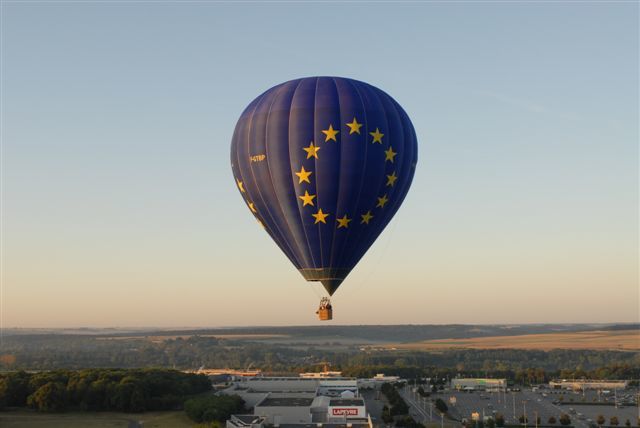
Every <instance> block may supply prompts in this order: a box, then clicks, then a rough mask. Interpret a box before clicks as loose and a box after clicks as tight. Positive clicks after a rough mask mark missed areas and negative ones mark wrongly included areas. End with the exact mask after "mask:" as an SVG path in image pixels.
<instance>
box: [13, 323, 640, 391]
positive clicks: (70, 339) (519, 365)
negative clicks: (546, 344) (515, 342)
mask: <svg viewBox="0 0 640 428" xmlns="http://www.w3.org/2000/svg"><path fill="white" fill-rule="evenodd" d="M2 352H3V354H2V355H0V369H5V370H19V369H24V370H52V369H58V368H65V369H84V368H90V367H122V368H136V367H176V368H181V369H188V368H197V367H200V366H205V367H233V368H245V367H247V366H249V365H252V366H253V367H255V368H260V369H262V370H263V371H269V372H295V371H308V370H317V369H318V365H317V364H316V363H318V362H320V361H328V362H330V363H331V365H332V368H334V369H342V370H344V371H345V373H352V374H353V375H356V376H372V375H375V374H376V373H380V372H384V373H387V374H392V372H393V374H398V375H400V376H403V377H411V376H412V375H413V374H414V373H415V374H416V375H417V374H418V371H419V372H420V373H422V374H423V375H427V376H428V375H429V374H431V373H437V372H442V374H443V377H446V376H453V375H455V374H457V373H464V374H467V375H469V376H471V375H474V376H487V375H490V376H500V377H506V378H508V379H512V380H513V381H516V382H518V383H534V382H542V381H546V380H548V379H549V378H550V377H558V376H560V377H583V376H586V377H595V378H600V379H603V378H625V379H638V378H640V369H639V368H640V354H638V353H633V352H623V351H592V350H553V351H530V350H518V349H501V350H449V351H443V352H437V353H430V352H423V351H393V350H365V351H362V350H360V348H359V347H358V346H353V347H351V348H345V347H344V346H334V345H332V344H325V345H319V344H317V343H316V344H315V345H313V346H311V345H310V346H308V347H306V348H305V347H302V346H300V344H299V343H296V344H292V345H291V346H286V345H284V344H277V345H276V344H270V343H267V342H250V341H239V340H223V339H216V338H213V337H201V336H192V337H189V338H181V337H176V338H170V339H167V340H164V341H152V340H149V338H146V337H142V336H141V337H132V338H121V339H119V340H110V339H108V338H104V337H99V336H78V335H76V336H72V335H30V336H9V337H6V338H5V339H4V343H3V350H2ZM630 367H635V370H631V369H630ZM416 368H418V369H416ZM531 368H535V369H531Z"/></svg>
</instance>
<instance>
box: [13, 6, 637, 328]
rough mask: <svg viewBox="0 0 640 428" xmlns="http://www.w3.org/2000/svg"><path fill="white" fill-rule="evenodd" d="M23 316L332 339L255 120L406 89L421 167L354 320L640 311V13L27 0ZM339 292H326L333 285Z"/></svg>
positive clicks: (35, 322)
mask: <svg viewBox="0 0 640 428" xmlns="http://www.w3.org/2000/svg"><path fill="white" fill-rule="evenodd" d="M1 24H2V25H1V26H2V94H1V95H2V108H3V111H2V150H3V159H2V167H3V168H2V178H3V184H2V185H3V198H2V203H3V204H2V213H3V219H2V225H3V228H2V240H3V242H2V243H3V255H2V257H3V273H2V291H3V293H2V294H3V302H2V308H3V315H2V318H3V324H4V326H5V327H11V326H24V327H29V326H84V325H91V326H149V325H157V326H215V325H247V324H271V325H273V324H312V323H315V322H316V321H315V315H314V314H313V312H314V311H315V306H316V305H317V300H318V298H317V296H316V294H315V292H316V291H318V290H319V288H315V289H314V288H313V287H311V286H310V285H309V284H308V283H306V282H304V280H303V279H302V277H301V276H300V275H299V273H298V272H297V271H296V270H295V269H294V268H293V267H292V266H291V265H290V264H289V262H288V260H287V259H286V258H285V256H284V255H282V254H280V252H279V250H278V249H277V248H276V246H275V244H273V243H272V242H271V241H270V239H269V237H268V236H267V235H266V234H265V233H264V232H263V231H262V230H261V229H260V228H259V227H258V226H257V225H256V224H255V221H254V220H253V218H252V216H251V214H250V213H249V212H248V210H247V208H246V206H245V205H244V204H243V202H242V199H241V197H240V196H239V194H238V193H237V190H236V188H235V186H234V181H233V178H232V176H231V171H230V166H229V143H230V139H231V135H232V132H233V128H234V126H235V122H236V120H237V118H238V116H239V115H240V113H241V111H242V110H243V108H244V107H245V106H246V105H247V104H248V103H249V102H250V101H251V100H252V99H253V98H255V97H256V96H257V95H259V94H260V93H261V92H262V91H264V90H266V89H268V88H270V87H271V86H273V85H275V84H278V83H280V82H283V81H286V80H289V79H293V78H296V77H301V76H312V75H337V76H346V77H352V78H355V79H359V80H363V81H366V82H369V83H371V84H373V85H375V86H378V87H379V88H381V89H383V90H385V91H386V92H388V93H389V94H391V95H392V96H393V97H394V98H395V99H396V100H397V101H398V102H400V104H402V105H403V106H404V108H405V109H406V111H407V112H408V114H409V115H410V117H411V118H412V120H413V122H414V125H415V127H416V131H417V134H418V138H419V145H420V161H419V164H418V168H417V172H416V176H415V179H414V183H413V187H412V189H411V191H410V192H409V195H408V197H407V199H406V201H405V204H404V205H403V207H402V208H401V209H400V211H399V213H398V215H397V217H396V218H395V219H394V220H393V222H392V223H391V224H390V225H389V227H388V228H387V230H386V231H385V232H384V233H383V235H382V236H381V237H380V238H379V239H378V242H377V243H376V244H374V247H373V248H372V250H371V251H370V252H369V253H368V254H367V255H366V256H365V258H364V259H363V260H362V262H361V263H360V265H359V266H358V267H357V268H356V269H355V270H354V271H353V272H352V274H351V276H350V277H349V278H348V279H347V281H346V282H345V283H344V284H343V286H342V287H341V289H340V291H339V292H338V293H337V294H336V296H335V299H334V303H335V307H336V321H335V322H337V323H524V322H610V321H637V320H638V318H639V308H638V305H639V294H638V293H639V292H638V93H639V92H638V91H639V87H638V74H639V70H638V3H637V2H618V3H614V2H600V3H590V2H564V3H553V2H544V3H542V2H518V3H515V2H513V3H502V2H487V3H482V2H474V3H469V2H467V3H464V2H458V3H417V2H415V3H359V2H351V3H339V2H331V3H329V2H327V3H322V2H316V3H298V4H291V3H267V2H264V3H257V2H254V3H231V2H229V3H208V2H199V3H198V2H194V3H189V2H183V3H181V2H171V3H159V2H131V3H127V2H96V3H94V2H54V1H51V2H3V3H2V22H1ZM314 290H315V291H314Z"/></svg>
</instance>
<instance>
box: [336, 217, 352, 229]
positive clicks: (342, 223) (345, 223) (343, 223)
mask: <svg viewBox="0 0 640 428" xmlns="http://www.w3.org/2000/svg"><path fill="white" fill-rule="evenodd" d="M351 220H352V219H350V218H348V217H347V215H346V214H345V215H344V217H342V218H338V219H336V221H337V222H338V229H340V228H341V227H345V228H346V227H349V222H350V221H351Z"/></svg>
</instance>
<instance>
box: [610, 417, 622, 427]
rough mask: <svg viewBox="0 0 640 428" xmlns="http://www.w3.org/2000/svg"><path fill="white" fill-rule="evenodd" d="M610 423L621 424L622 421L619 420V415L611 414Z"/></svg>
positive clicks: (612, 424)
mask: <svg viewBox="0 0 640 428" xmlns="http://www.w3.org/2000/svg"><path fill="white" fill-rule="evenodd" d="M609 425H611V426H614V427H615V426H618V425H620V421H619V420H618V417H617V416H611V418H610V419H609Z"/></svg>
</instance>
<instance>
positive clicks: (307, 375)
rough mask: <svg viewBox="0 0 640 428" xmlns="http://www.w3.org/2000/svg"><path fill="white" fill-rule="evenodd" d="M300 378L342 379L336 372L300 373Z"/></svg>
mask: <svg viewBox="0 0 640 428" xmlns="http://www.w3.org/2000/svg"><path fill="white" fill-rule="evenodd" d="M300 377H303V378H312V379H325V378H328V377H329V378H331V377H342V372H337V371H333V372H332V371H327V370H325V371H323V372H308V373H300Z"/></svg>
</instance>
